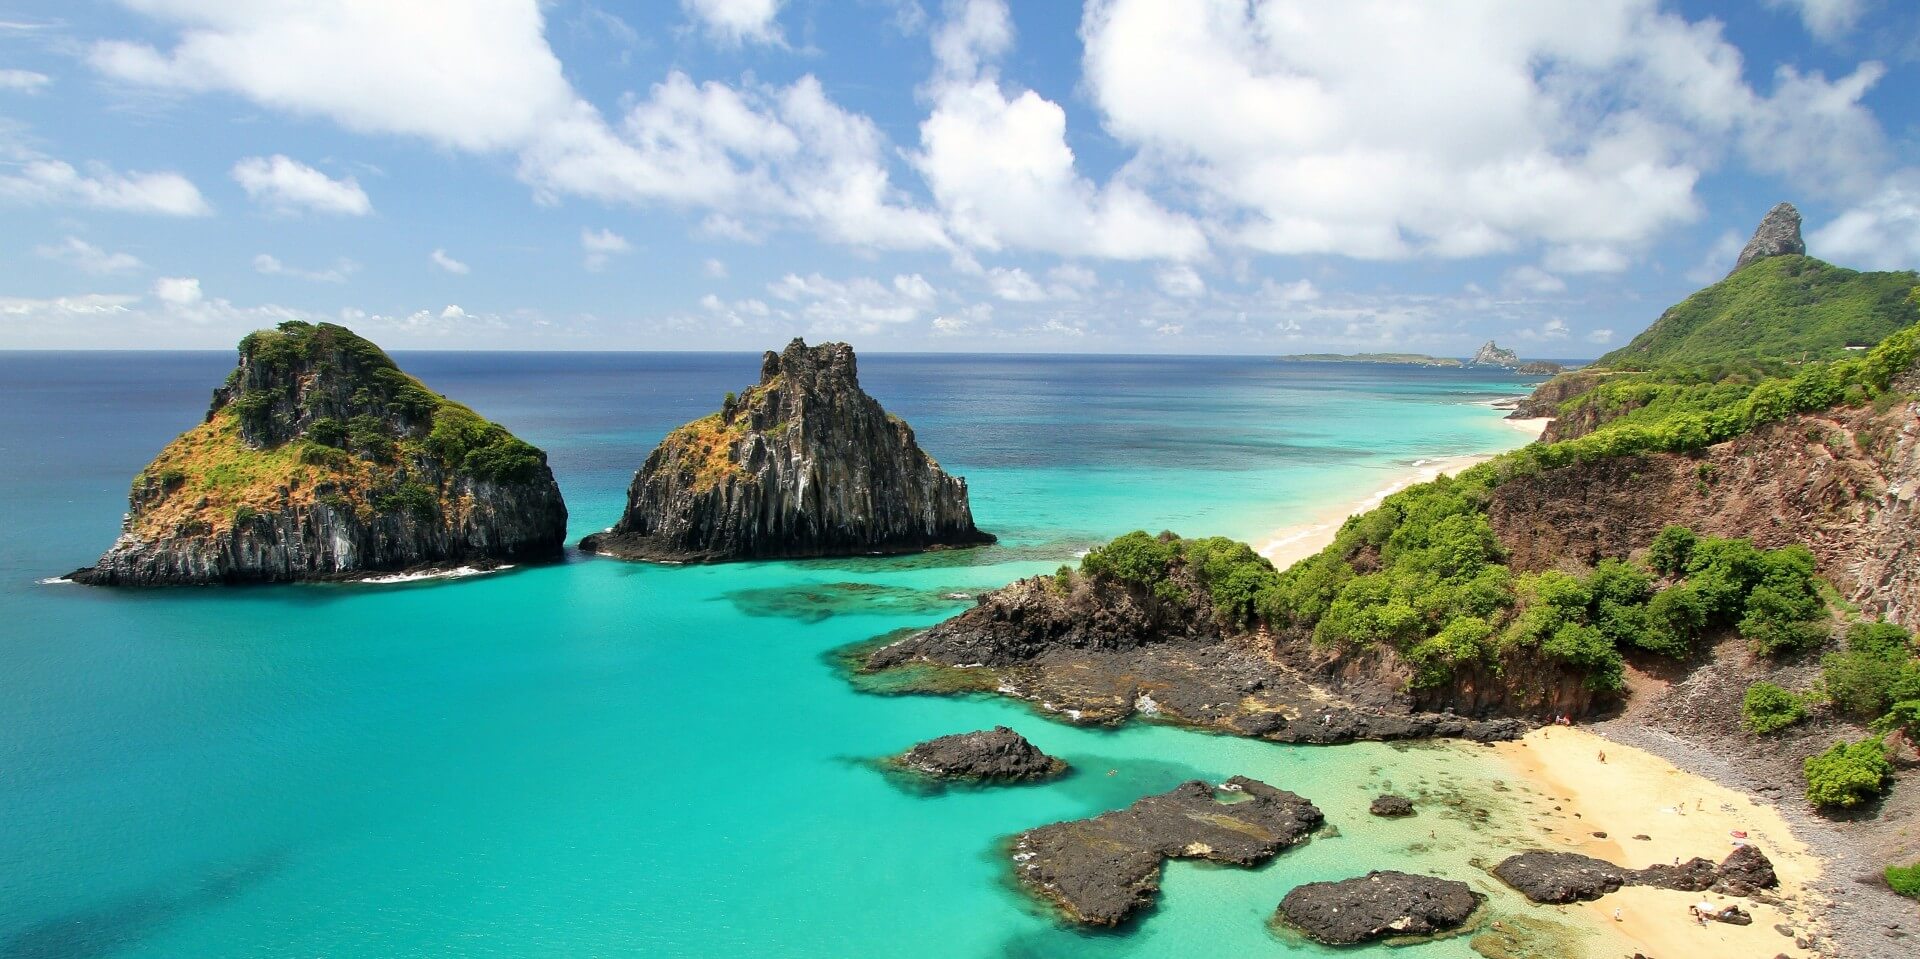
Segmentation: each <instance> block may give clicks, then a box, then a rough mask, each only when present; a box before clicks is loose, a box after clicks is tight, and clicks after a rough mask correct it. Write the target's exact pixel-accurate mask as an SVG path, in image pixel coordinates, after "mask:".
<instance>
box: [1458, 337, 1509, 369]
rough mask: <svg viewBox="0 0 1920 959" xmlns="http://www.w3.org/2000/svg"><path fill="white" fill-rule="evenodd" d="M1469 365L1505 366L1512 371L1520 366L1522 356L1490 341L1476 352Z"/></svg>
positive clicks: (1468, 362)
mask: <svg viewBox="0 0 1920 959" xmlns="http://www.w3.org/2000/svg"><path fill="white" fill-rule="evenodd" d="M1467 365H1468V366H1504V367H1507V368H1508V369H1512V368H1513V367H1516V366H1519V365H1520V354H1518V353H1515V352H1514V351H1512V350H1509V349H1503V348H1501V347H1500V345H1499V344H1497V343H1495V342H1493V341H1492V340H1488V341H1487V342H1486V343H1485V344H1483V345H1482V346H1481V347H1480V348H1479V349H1478V350H1475V351H1474V353H1473V359H1470V360H1468V361H1467Z"/></svg>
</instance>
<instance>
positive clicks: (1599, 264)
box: [1540, 243, 1633, 273]
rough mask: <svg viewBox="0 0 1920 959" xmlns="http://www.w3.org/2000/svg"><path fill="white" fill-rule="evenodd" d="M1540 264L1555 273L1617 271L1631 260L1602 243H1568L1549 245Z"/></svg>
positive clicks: (1624, 267) (1628, 264)
mask: <svg viewBox="0 0 1920 959" xmlns="http://www.w3.org/2000/svg"><path fill="white" fill-rule="evenodd" d="M1540 262H1541V264H1542V265H1543V266H1545V267H1546V268H1547V269H1549V270H1552V271H1554V272H1556V273H1618V272H1620V271H1622V270H1624V269H1626V268H1627V267H1629V266H1631V265H1633V261H1632V260H1631V259H1629V258H1628V257H1627V255H1626V254H1625V253H1622V252H1621V251H1620V250H1619V249H1618V248H1616V247H1613V246H1609V245H1607V244H1604V243H1569V244H1565V245H1562V246H1555V247H1549V248H1548V249H1547V255H1546V256H1545V257H1542V258H1541V261H1540Z"/></svg>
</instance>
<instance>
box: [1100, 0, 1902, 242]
mask: <svg viewBox="0 0 1920 959" xmlns="http://www.w3.org/2000/svg"><path fill="white" fill-rule="evenodd" d="M1664 7H1665V5H1663V4H1660V3H1657V2H1655V0H1590V2H1589V0H1532V2H1528V3H1524V4H1515V3H1504V4H1502V3H1478V4H1413V5H1408V4H1402V3H1393V2H1388V0H1350V2H1345V3H1337V4H1331V3H1321V2H1316V0H1263V2H1252V3H1249V2H1246V0H1188V2H1182V3H1166V2H1161V0H1089V3H1088V8H1087V11H1086V15H1085V18H1084V19H1083V21H1082V28H1081V32H1082V38H1083V41H1084V46H1085V64H1084V66H1085V86H1086V88H1087V90H1088V92H1089V93H1090V95H1091V97H1092V99H1093V100H1094V102H1095V103H1096V104H1097V105H1098V106H1099V108H1100V109H1101V111H1102V113H1103V121H1104V122H1103V126H1104V127H1105V129H1106V130H1107V131H1108V132H1109V133H1110V134H1112V135H1113V136H1114V137H1116V138H1118V139H1119V140H1120V141H1121V142H1122V143H1123V144H1127V145H1131V146H1134V147H1136V148H1137V149H1138V150H1139V151H1140V154H1139V156H1138V157H1137V158H1136V159H1135V161H1134V162H1133V164H1131V165H1132V166H1136V167H1139V168H1144V169H1154V170H1160V171H1164V174H1165V175H1166V176H1168V177H1170V178H1172V179H1173V180H1174V181H1175V182H1176V183H1177V184H1178V185H1180V186H1182V187H1184V188H1185V189H1187V190H1190V191H1192V192H1194V193H1195V194H1196V195H1197V197H1198V202H1199V204H1201V206H1202V208H1205V209H1210V210H1215V211H1218V212H1217V213H1215V214H1213V215H1212V216H1211V217H1210V229H1211V231H1212V232H1214V233H1215V234H1216V235H1220V236H1224V237H1225V238H1227V239H1229V240H1231V241H1234V242H1238V243H1241V244H1244V245H1246V246H1249V247H1251V248H1253V249H1256V250H1262V251H1267V252H1274V253H1295V254H1304V253H1332V254H1340V255H1344V256H1350V257H1356V258H1362V259H1394V258H1404V257H1413V256H1428V257H1470V256H1479V255H1484V254H1488V253H1494V252H1501V251H1512V250H1516V249H1520V248H1525V247H1531V246H1536V245H1537V246H1545V247H1547V248H1549V249H1550V250H1557V251H1558V252H1557V254H1556V258H1557V260H1558V265H1556V264H1555V263H1549V264H1548V268H1550V269H1556V270H1558V269H1582V270H1589V271H1592V270H1611V269H1618V268H1621V267H1623V266H1624V265H1625V264H1626V263H1627V262H1628V261H1629V260H1630V258H1631V257H1632V256H1633V255H1634V254H1635V253H1637V252H1639V251H1642V250H1644V249H1645V248H1646V247H1647V246H1648V245H1649V244H1650V242H1651V241H1652V240H1653V238H1655V237H1656V236H1658V235H1659V234H1661V233H1662V232H1663V231H1665V230H1667V229H1669V228H1670V227H1672V226H1673V225H1675V224H1678V223H1682V222H1686V221H1689V220H1692V219H1694V218H1696V217H1697V216H1698V215H1699V213H1700V204H1699V201H1698V199H1697V198H1696V196H1695V194H1694V187H1695V184H1696V182H1697V181H1698V179H1699V177H1700V176H1701V173H1702V171H1703V170H1706V169H1709V168H1711V167H1712V166H1714V165H1716V164H1717V163H1719V162H1720V161H1721V160H1722V159H1724V158H1725V157H1727V156H1729V155H1735V154H1738V155H1741V156H1744V157H1745V158H1746V159H1747V160H1748V162H1750V163H1753V164H1756V165H1759V166H1762V167H1767V168H1773V169H1778V171H1779V172H1782V173H1783V174H1784V175H1789V176H1792V177H1797V178H1801V179H1802V180H1803V182H1806V183H1808V184H1811V185H1810V186H1808V187H1807V188H1808V189H1812V188H1814V187H1816V186H1817V185H1818V184H1820V183H1829V182H1830V183H1834V184H1845V183H1852V182H1854V180H1855V179H1856V174H1857V172H1858V171H1859V170H1870V169H1871V168H1872V166H1873V164H1874V162H1875V161H1874V159H1873V158H1874V156H1875V155H1876V154H1877V153H1878V139H1879V131H1878V129H1877V126H1876V125H1875V124H1873V122H1872V118H1871V116H1870V115H1869V114H1867V113H1866V111H1865V110H1864V108H1862V107H1861V106H1860V104H1859V102H1858V100H1859V94H1860V93H1861V92H1862V91H1864V90H1865V89H1866V88H1867V87H1869V86H1871V85H1872V84H1873V82H1874V81H1875V80H1877V79H1878V77H1879V74H1880V69H1879V67H1878V66H1877V65H1867V66H1865V67H1863V68H1862V69H1861V70H1859V71H1856V72H1855V73H1854V74H1852V75H1850V76H1848V77H1844V78H1841V79H1839V80H1836V81H1831V82H1829V81H1827V80H1826V79H1824V78H1823V77H1821V76H1819V75H1817V74H1809V75H1804V76H1803V75H1801V74H1798V73H1794V72H1792V71H1783V72H1782V73H1780V74H1779V75H1778V76H1777V77H1776V79H1775V90H1774V92H1773V94H1772V95H1762V94H1761V93H1759V92H1756V91H1755V90H1754V89H1753V88H1752V87H1750V86H1748V85H1747V83H1746V81H1745V80H1744V78H1743V74H1742V69H1743V65H1742V62H1741V59H1742V58H1741V55H1740V52H1739V51H1738V50H1737V49H1736V48H1734V47H1733V46H1732V45H1731V44H1730V43H1728V42H1727V41H1726V39H1725V38H1724V37H1723V36H1722V34H1721V30H1720V27H1719V25H1718V24H1717V23H1715V22H1713V21H1704V22H1702V23H1698V24H1695V23H1689V22H1688V21H1686V20H1685V19H1684V18H1682V17H1681V16H1679V15H1678V14H1675V13H1671V12H1668V11H1667V10H1666V9H1664ZM1783 144H1787V145H1792V146H1791V147H1789V148H1785V149H1783V148H1782V145H1783Z"/></svg>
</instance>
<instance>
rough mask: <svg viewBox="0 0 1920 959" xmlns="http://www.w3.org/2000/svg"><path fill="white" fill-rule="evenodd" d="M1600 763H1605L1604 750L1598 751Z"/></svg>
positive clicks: (1605, 752)
mask: <svg viewBox="0 0 1920 959" xmlns="http://www.w3.org/2000/svg"><path fill="white" fill-rule="evenodd" d="M1600 761H1601V762H1606V761H1607V751H1606V750H1604V749H1602V750H1600Z"/></svg>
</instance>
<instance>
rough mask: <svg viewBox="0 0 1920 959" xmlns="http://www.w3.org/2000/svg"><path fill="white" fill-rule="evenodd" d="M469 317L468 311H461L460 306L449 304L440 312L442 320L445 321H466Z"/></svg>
mask: <svg viewBox="0 0 1920 959" xmlns="http://www.w3.org/2000/svg"><path fill="white" fill-rule="evenodd" d="M467 316H468V314H467V311H466V310H463V309H461V308H460V306H459V305H458V304H448V305H447V306H446V308H445V309H442V310H441V311H440V318H441V319H443V320H464V319H466V318H467Z"/></svg>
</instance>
